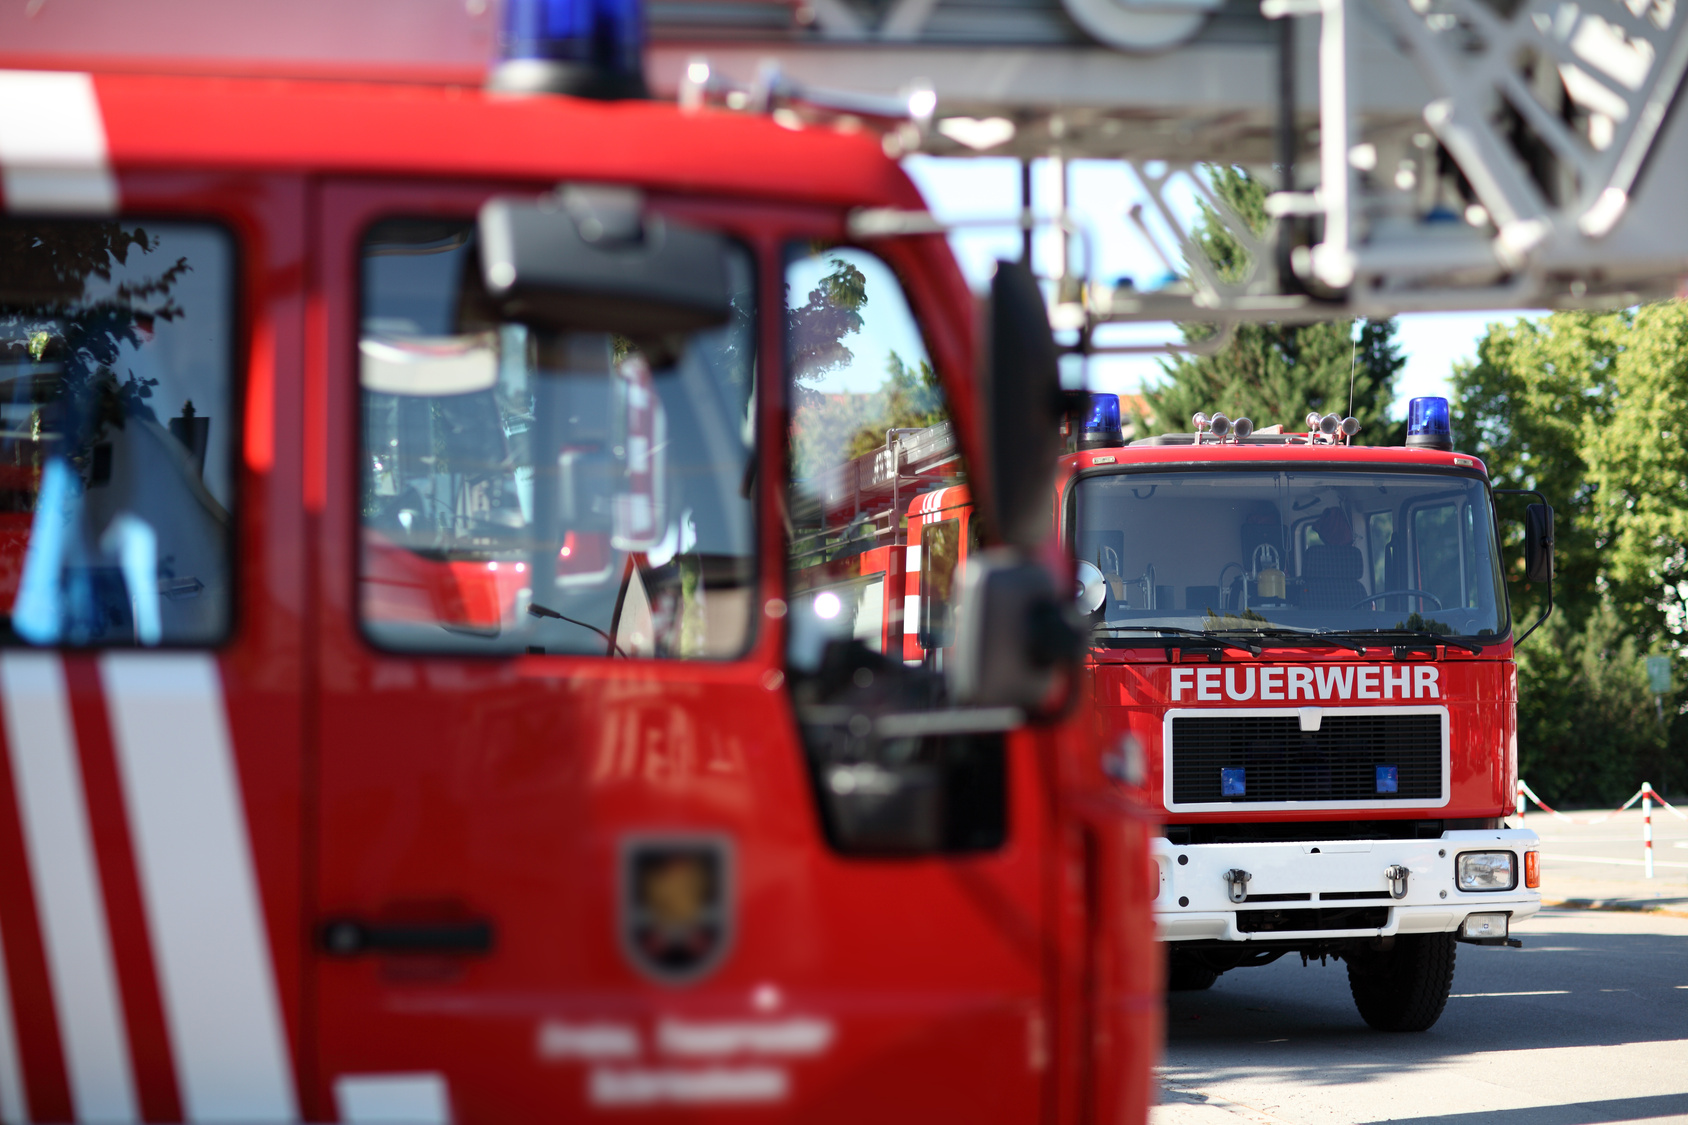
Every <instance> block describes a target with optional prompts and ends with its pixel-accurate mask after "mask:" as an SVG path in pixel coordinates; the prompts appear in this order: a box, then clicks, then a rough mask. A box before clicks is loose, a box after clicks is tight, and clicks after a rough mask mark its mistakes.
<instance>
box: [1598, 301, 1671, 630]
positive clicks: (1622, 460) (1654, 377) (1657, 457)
mask: <svg viewBox="0 0 1688 1125" xmlns="http://www.w3.org/2000/svg"><path fill="white" fill-rule="evenodd" d="M1625 323H1626V326H1627V329H1628V331H1627V332H1626V334H1625V346H1624V347H1623V350H1622V351H1621V352H1619V353H1618V355H1617V361H1616V363H1614V364H1612V365H1611V369H1610V377H1609V384H1610V388H1611V392H1610V393H1611V401H1612V405H1611V407H1610V408H1609V409H1608V410H1607V411H1606V412H1605V415H1604V416H1603V417H1593V416H1589V417H1585V418H1584V419H1583V425H1582V431H1581V438H1582V443H1583V450H1584V457H1585V458H1586V459H1587V462H1588V482H1589V485H1590V492H1591V494H1592V499H1591V505H1592V509H1593V511H1592V515H1593V517H1594V520H1593V522H1594V525H1595V532H1596V535H1597V536H1598V537H1599V539H1600V541H1601V545H1602V546H1603V547H1604V550H1605V558H1604V564H1605V569H1604V575H1603V576H1604V577H1605V578H1606V580H1607V582H1608V583H1609V584H1610V585H1611V588H1612V592H1613V594H1614V596H1615V598H1616V600H1617V602H1618V604H1620V605H1621V606H1623V607H1625V610H1626V613H1627V616H1628V617H1629V619H1630V622H1631V624H1632V626H1634V627H1635V628H1636V629H1637V631H1638V632H1639V633H1640V634H1641V635H1643V636H1645V637H1649V638H1662V639H1664V640H1666V641H1667V642H1668V643H1669V644H1670V645H1671V646H1672V647H1680V646H1681V644H1682V642H1683V641H1684V639H1685V638H1684V635H1683V633H1684V624H1685V622H1684V611H1685V610H1688V602H1685V597H1684V595H1685V594H1688V444H1685V443H1688V305H1684V304H1683V303H1681V302H1679V301H1669V302H1665V303H1662V304H1657V305H1648V306H1646V307H1644V308H1642V309H1640V310H1639V311H1638V312H1637V313H1636V314H1635V315H1634V316H1633V318H1625Z"/></svg>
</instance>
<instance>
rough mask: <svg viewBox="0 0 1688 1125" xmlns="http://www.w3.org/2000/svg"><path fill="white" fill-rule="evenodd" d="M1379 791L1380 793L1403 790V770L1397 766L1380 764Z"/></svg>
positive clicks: (1378, 772)
mask: <svg viewBox="0 0 1688 1125" xmlns="http://www.w3.org/2000/svg"><path fill="white" fill-rule="evenodd" d="M1377 791H1378V792H1379V793H1399V792H1400V791H1401V771H1400V770H1399V769H1398V768H1396V767H1395V766H1378V767H1377Z"/></svg>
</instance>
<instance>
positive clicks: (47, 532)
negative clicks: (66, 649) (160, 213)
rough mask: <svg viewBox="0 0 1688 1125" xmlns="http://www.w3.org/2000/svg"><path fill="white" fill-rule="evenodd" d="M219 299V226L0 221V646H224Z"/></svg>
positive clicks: (226, 426)
mask: <svg viewBox="0 0 1688 1125" xmlns="http://www.w3.org/2000/svg"><path fill="white" fill-rule="evenodd" d="M234 284H235V261H234V249H233V246H232V244H231V242H230V239H229V237H228V236H227V234H225V233H224V232H223V231H222V230H221V229H219V228H216V227H212V226H208V225H204V224H196V223H166V222H152V221H141V220H127V219H121V220H115V221H58V220H39V221H24V220H15V219H6V220H0V605H3V606H4V607H5V611H6V617H5V626H6V628H5V633H4V639H5V640H7V641H9V642H13V643H20V642H21V643H25V644H35V645H60V644H63V645H143V646H153V645H204V644H211V643H215V642H217V641H219V640H221V639H222V638H223V637H225V636H226V635H227V633H228V630H229V624H230V620H231V616H232V597H233V588H232V581H231V573H232V564H231V559H230V548H231V538H230V537H231V531H232V526H231V512H232V509H233V506H234V475H235V469H236V464H235V449H236V447H235V441H234V436H235V430H236V426H237V424H238V419H237V417H236V414H235V410H234V404H235V394H234V388H233V373H232V367H231V356H232V354H233V351H232V349H233V339H234V325H233V313H234Z"/></svg>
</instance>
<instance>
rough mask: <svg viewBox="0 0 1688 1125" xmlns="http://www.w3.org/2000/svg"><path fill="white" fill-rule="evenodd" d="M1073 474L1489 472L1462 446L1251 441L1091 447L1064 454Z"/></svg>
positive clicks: (1064, 460)
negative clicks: (1318, 468) (1369, 469)
mask: <svg viewBox="0 0 1688 1125" xmlns="http://www.w3.org/2000/svg"><path fill="white" fill-rule="evenodd" d="M1062 461H1063V467H1064V468H1065V470H1066V472H1067V473H1068V474H1071V473H1078V472H1084V471H1085V470H1087V469H1106V468H1111V467H1115V466H1120V467H1130V466H1132V465H1195V466H1201V467H1204V468H1212V467H1217V466H1224V465H1248V464H1258V463H1261V462H1271V463H1273V464H1283V463H1284V462H1306V463H1307V464H1308V465H1309V466H1313V465H1342V466H1357V465H1393V466H1404V467H1418V468H1425V469H1433V470H1450V471H1456V472H1471V471H1475V472H1478V473H1482V474H1483V475H1484V476H1487V475H1488V467H1487V466H1486V465H1484V464H1483V462H1482V460H1481V459H1479V458H1477V457H1473V456H1472V455H1471V454H1469V453H1460V452H1458V451H1457V450H1455V451H1452V452H1448V451H1444V450H1439V449H1418V448H1410V447H1407V446H1401V445H1347V446H1344V445H1308V444H1305V443H1303V442H1276V441H1274V442H1270V443H1268V442H1256V441H1251V442H1248V443H1246V444H1232V443H1226V444H1223V445H1222V444H1220V443H1218V442H1214V443H1212V444H1205V443H1204V444H1202V445H1194V444H1188V443H1186V444H1179V445H1127V446H1118V447H1115V448H1111V449H1087V450H1085V451H1083V452H1081V453H1069V454H1067V455H1066V456H1065V457H1064V458H1062Z"/></svg>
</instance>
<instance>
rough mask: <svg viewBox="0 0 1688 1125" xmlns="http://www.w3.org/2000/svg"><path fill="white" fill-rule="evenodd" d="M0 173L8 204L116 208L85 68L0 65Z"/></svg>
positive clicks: (31, 208) (96, 210) (92, 210)
mask: <svg viewBox="0 0 1688 1125" xmlns="http://www.w3.org/2000/svg"><path fill="white" fill-rule="evenodd" d="M0 180H3V181H4V187H5V192H6V209H7V210H8V211H13V212H57V213H76V214H95V215H109V214H113V213H115V212H116V210H117V203H118V196H117V178H116V177H115V176H113V175H112V174H111V165H110V160H109V157H108V154H107V149H106V134H105V122H104V120H103V119H102V118H101V116H100V102H99V98H98V96H97V95H96V94H95V93H94V80H93V78H92V77H91V76H89V75H86V74H73V73H69V72H58V71H31V70H10V71H0Z"/></svg>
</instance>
